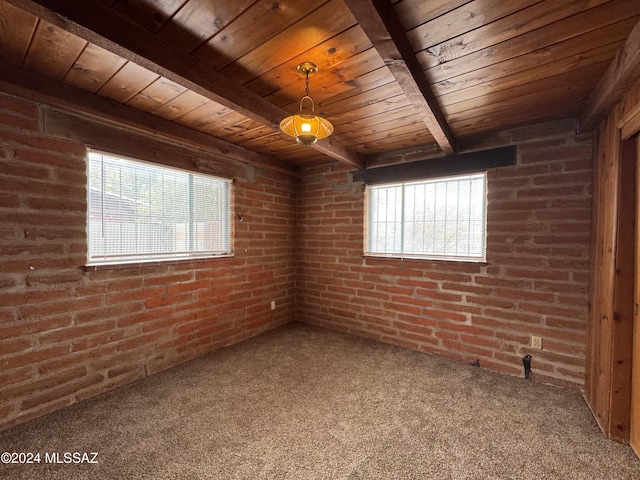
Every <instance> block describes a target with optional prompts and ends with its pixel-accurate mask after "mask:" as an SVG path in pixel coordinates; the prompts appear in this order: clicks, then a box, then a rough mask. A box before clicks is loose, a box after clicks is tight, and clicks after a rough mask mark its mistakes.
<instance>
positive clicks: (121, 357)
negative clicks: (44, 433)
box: [0, 94, 296, 429]
mask: <svg viewBox="0 0 640 480" xmlns="http://www.w3.org/2000/svg"><path fill="white" fill-rule="evenodd" d="M39 119H40V110H39V106H38V105H37V104H35V103H32V102H30V101H27V100H23V99H20V98H17V97H13V96H9V95H6V94H0V391H1V392H2V394H1V397H0V399H1V400H0V429H2V428H6V427H9V426H11V425H14V424H17V423H21V422H24V421H26V420H28V419H30V418H34V417H37V416H40V415H43V414H45V413H47V412H51V411H54V410H57V409H59V408H62V407H64V406H67V405H70V404H72V403H75V402H77V401H79V400H82V399H85V398H88V397H91V396H94V395H97V394H99V393H101V392H104V391H107V390H110V389H112V388H115V387H118V386H121V385H124V384H126V383H129V382H131V381H134V380H137V379H140V378H143V377H145V376H147V375H151V374H153V373H155V372H158V371H160V370H163V369H165V368H169V367H171V366H174V365H176V364H179V363H181V362H184V361H187V360H189V359H192V358H194V357H196V356H198V355H201V354H203V353H206V352H209V351H211V350H214V349H216V348H218V347H220V346H224V345H229V344H232V343H235V342H238V341H241V340H243V339H246V338H248V337H251V336H254V335H257V334H259V333H261V332H263V331H265V330H268V329H271V328H273V327H275V326H278V325H281V324H284V323H287V322H289V321H292V320H293V319H294V313H295V275H296V265H295V235H296V230H295V223H296V213H295V212H296V179H295V178H292V177H288V176H285V175H280V174H276V173H272V172H258V174H257V175H256V178H255V181H254V180H251V181H249V180H236V181H235V182H234V192H235V204H236V207H237V208H238V209H240V210H243V211H244V220H243V221H238V220H236V222H235V245H234V248H235V252H236V255H235V257H234V258H230V259H216V260H211V261H198V262H193V263H189V262H188V263H176V264H163V265H158V264H155V265H148V266H142V267H133V268H123V269H99V270H95V271H86V270H85V268H84V263H85V255H86V232H85V225H86V223H85V222H86V220H85V215H86V188H85V182H86V174H85V148H84V146H83V145H80V144H77V143H73V142H67V141H63V140H59V139H54V138H48V137H47V136H46V135H44V134H43V133H42V129H41V125H40V120H39ZM271 300H275V301H276V309H275V310H273V311H271V309H270V302H271Z"/></svg>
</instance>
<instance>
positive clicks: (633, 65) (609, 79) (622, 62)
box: [578, 22, 640, 132]
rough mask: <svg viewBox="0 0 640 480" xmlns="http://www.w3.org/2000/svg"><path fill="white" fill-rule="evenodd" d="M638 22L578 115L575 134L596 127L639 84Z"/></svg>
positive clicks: (639, 37) (639, 31)
mask: <svg viewBox="0 0 640 480" xmlns="http://www.w3.org/2000/svg"><path fill="white" fill-rule="evenodd" d="M639 47H640V22H638V23H637V24H636V26H635V27H634V28H633V30H632V31H631V33H630V34H629V36H628V37H627V40H626V42H625V44H624V47H622V49H621V50H620V51H619V52H618V54H617V55H616V58H615V59H614V60H613V62H611V66H610V67H609V69H608V70H607V72H606V73H605V74H604V75H603V77H602V78H601V79H600V82H598V86H597V87H596V89H595V90H594V91H593V93H592V94H591V96H590V97H589V100H588V101H587V103H586V105H585V107H584V108H583V109H582V110H581V111H580V112H579V114H578V131H579V132H587V131H591V130H593V129H594V128H596V127H597V126H598V125H599V124H600V122H602V120H603V119H604V118H605V117H606V116H607V114H608V113H609V112H610V111H611V110H612V109H613V108H614V107H615V106H616V104H617V103H619V102H620V101H621V100H622V98H623V97H624V94H625V93H626V92H628V91H629V89H630V88H631V87H632V86H633V85H634V84H635V83H636V82H638V81H640V48H639Z"/></svg>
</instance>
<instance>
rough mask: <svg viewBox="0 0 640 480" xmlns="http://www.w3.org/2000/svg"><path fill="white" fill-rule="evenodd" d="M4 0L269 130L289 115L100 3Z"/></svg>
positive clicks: (343, 152) (353, 158) (354, 157)
mask: <svg viewBox="0 0 640 480" xmlns="http://www.w3.org/2000/svg"><path fill="white" fill-rule="evenodd" d="M7 1H8V2H9V3H11V4H13V5H15V6H16V7H18V8H20V9H22V10H24V11H27V12H29V13H32V14H33V15H36V16H38V17H40V18H42V19H44V20H46V21H47V22H49V23H52V24H54V25H56V26H58V27H60V28H62V29H64V30H66V31H68V32H70V33H73V34H74V35H77V36H78V37H80V38H83V39H84V40H86V41H88V42H91V43H94V44H96V45H98V46H100V47H102V48H104V49H105V50H108V51H110V52H112V53H115V54H116V55H119V56H120V57H122V58H124V59H126V60H129V61H131V62H133V63H136V64H137V65H140V66H141V67H144V68H146V69H147V70H150V71H152V72H154V73H156V74H158V75H161V76H163V77H165V78H168V79H169V80H172V81H174V82H175V83H177V84H179V85H182V86H184V87H186V88H188V89H190V90H192V91H194V92H195V93H198V94H200V95H202V96H203V97H205V98H208V99H209V100H212V101H215V102H217V103H220V104H221V105H224V106H226V107H228V108H230V109H232V110H235V111H237V112H238V113H240V114H242V115H244V116H246V117H248V118H251V119H252V120H254V121H256V122H259V123H262V124H265V125H268V126H269V127H270V128H273V129H274V130H278V129H279V128H278V125H279V123H280V120H282V119H283V118H284V117H286V116H288V115H289V114H288V113H287V112H286V111H284V110H283V109H281V108H280V107H277V106H276V105H273V104H272V103H270V102H268V101H267V100H265V99H264V98H262V97H261V96H259V95H256V94H255V93H253V92H251V91H250V90H248V89H246V88H244V87H243V86H242V85H240V84H238V83H236V82H234V81H233V80H231V79H230V78H229V77H226V76H225V75H223V74H221V73H220V72H218V71H217V70H215V69H213V68H211V67H209V66H207V65H205V64H203V63H202V62H200V61H198V60H197V59H196V58H195V57H193V56H192V55H190V54H188V53H187V52H184V51H183V50H181V49H179V48H176V47H174V46H173V45H171V44H170V43H168V42H166V41H165V40H163V39H162V38H160V37H159V36H157V35H156V34H154V33H153V32H150V31H149V30H146V29H145V28H143V27H141V26H140V25H138V24H136V23H134V22H131V21H129V20H128V19H126V18H124V17H122V16H121V15H119V14H117V13H114V11H113V10H112V9H110V8H108V7H107V6H106V5H105V4H104V3H103V2H101V1H98V0H83V1H82V2H78V1H77V0H7ZM313 148H316V149H317V150H319V151H321V152H322V153H324V154H325V155H327V156H330V157H332V158H334V159H336V160H338V161H341V162H343V163H346V164H348V165H351V166H354V167H357V168H364V160H363V158H362V157H361V156H360V155H359V154H357V153H356V152H353V151H351V150H349V149H348V148H347V147H346V146H344V145H342V144H340V143H338V142H336V141H335V140H333V141H331V142H326V141H322V142H319V143H318V144H316V145H313Z"/></svg>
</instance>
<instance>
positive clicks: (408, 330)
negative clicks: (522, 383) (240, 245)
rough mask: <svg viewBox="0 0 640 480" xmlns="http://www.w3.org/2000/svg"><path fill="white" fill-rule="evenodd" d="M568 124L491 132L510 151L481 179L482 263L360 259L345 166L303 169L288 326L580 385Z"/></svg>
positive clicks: (356, 190)
mask: <svg viewBox="0 0 640 480" xmlns="http://www.w3.org/2000/svg"><path fill="white" fill-rule="evenodd" d="M570 128H571V123H570V122H557V123H552V124H546V125H541V126H538V127H531V128H522V129H518V130H514V131H511V132H505V133H504V134H502V135H501V143H502V144H517V145H518V156H517V164H516V165H515V166H512V167H503V168H499V169H493V170H490V171H489V173H488V220H487V221H488V225H487V262H486V264H473V263H456V262H437V261H416V260H414V261H400V260H397V259H395V260H394V259H382V258H365V257H363V255H362V248H363V247H362V246H363V213H364V212H363V208H364V193H363V185H362V184H354V183H352V182H351V180H350V178H351V177H350V175H349V173H348V172H349V168H347V167H344V166H340V165H333V166H331V167H326V166H323V167H313V168H308V169H306V170H305V171H304V172H303V175H302V178H303V181H302V184H301V185H300V187H299V204H298V276H297V282H298V283H297V287H298V288H297V292H298V294H297V295H298V297H297V319H298V320H300V321H304V322H309V323H312V324H317V325H321V326H325V327H329V328H334V329H338V330H343V331H347V332H351V333H354V334H357V335H362V336H366V337H371V338H374V339H377V340H381V341H384V342H389V343H393V344H397V345H402V346H407V347H410V348H414V349H419V350H422V351H425V352H433V353H437V354H440V355H444V356H447V357H451V358H455V359H459V360H462V361H465V362H471V361H474V360H476V359H479V360H480V364H481V366H482V367H486V368H490V369H493V370H497V371H500V372H505V373H508V374H513V375H522V374H523V367H522V357H523V356H524V355H525V354H528V353H529V354H531V355H532V356H533V363H532V368H533V371H534V374H535V379H536V380H538V381H544V382H550V383H556V384H563V385H574V386H576V385H577V386H580V385H582V384H583V379H584V368H585V332H586V319H587V308H588V299H587V288H588V275H589V242H590V223H591V220H590V219H591V183H592V179H591V175H592V153H591V138H576V137H575V136H574V135H573V134H572V133H571V130H570ZM531 335H540V336H542V337H543V349H542V350H532V349H531V348H530V347H529V342H530V336H531Z"/></svg>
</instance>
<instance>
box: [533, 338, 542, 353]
mask: <svg viewBox="0 0 640 480" xmlns="http://www.w3.org/2000/svg"><path fill="white" fill-rule="evenodd" d="M531 348H537V349H538V350H542V337H538V336H537V335H531Z"/></svg>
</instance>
